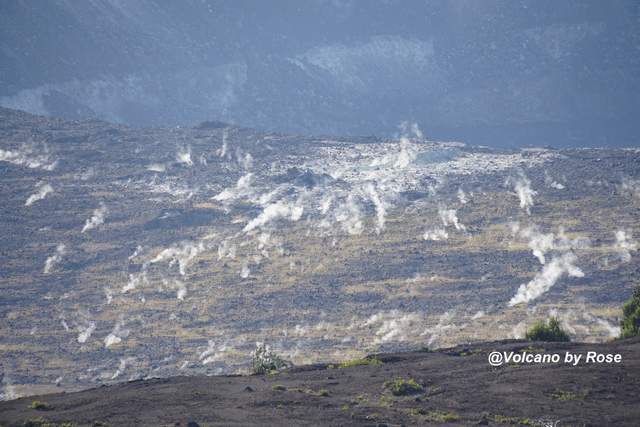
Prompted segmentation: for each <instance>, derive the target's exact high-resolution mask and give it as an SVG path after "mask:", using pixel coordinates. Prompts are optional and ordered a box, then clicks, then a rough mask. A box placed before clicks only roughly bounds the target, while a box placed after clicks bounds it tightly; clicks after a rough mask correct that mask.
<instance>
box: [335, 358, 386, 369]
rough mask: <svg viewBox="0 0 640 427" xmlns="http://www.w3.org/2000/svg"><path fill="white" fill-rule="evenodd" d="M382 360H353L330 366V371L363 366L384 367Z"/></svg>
mask: <svg viewBox="0 0 640 427" xmlns="http://www.w3.org/2000/svg"><path fill="white" fill-rule="evenodd" d="M382 363H383V362H382V360H379V359H376V358H375V357H363V358H361V359H351V360H347V361H344V362H342V363H338V364H337V365H329V366H328V368H329V369H343V368H350V367H352V366H363V365H374V366H377V365H382Z"/></svg>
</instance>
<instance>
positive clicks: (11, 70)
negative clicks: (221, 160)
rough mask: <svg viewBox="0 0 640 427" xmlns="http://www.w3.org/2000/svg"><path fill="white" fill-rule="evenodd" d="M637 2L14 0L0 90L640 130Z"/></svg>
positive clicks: (242, 110) (175, 106) (80, 114)
mask: <svg viewBox="0 0 640 427" xmlns="http://www.w3.org/2000/svg"><path fill="white" fill-rule="evenodd" d="M639 53H640V2H637V1H607V2H603V1H598V0H595V1H562V2H558V1H541V0H536V1H512V0H504V1H471V0H468V1H467V0H456V1H400V0H397V1H396V0H386V1H368V0H363V1H349V0H308V1H299V0H290V1H285V0H281V1H236V0H234V1H199V0H189V1H181V2H173V1H168V0H167V1H159V0H139V1H124V0H105V1H91V2H88V1H82V0H76V1H73V0H66V1H65V0H46V1H45V0H41V1H12V0H6V1H2V2H1V3H0V105H3V106H7V107H12V108H19V109H23V110H26V111H30V112H33V113H39V114H50V115H56V116H63V117H68V118H84V117H99V118H103V119H106V120H110V121H115V122H121V123H127V124H130V125H134V126H175V125H192V124H196V123H198V122H201V121H203V120H213V119H215V120H223V121H228V122H232V123H235V124H238V125H243V126H250V127H256V128H259V129H265V130H272V131H281V132H296V133H303V134H309V133H313V134H350V135H371V134H377V135H391V134H393V133H395V132H396V131H397V125H398V124H399V123H400V122H402V121H406V120H408V121H414V122H417V123H419V124H420V126H421V128H422V129H423V130H424V132H425V134H426V135H427V137H432V138H440V139H458V140H463V141H465V142H470V143H482V144H490V145H500V146H512V145H513V146H516V145H530V144H533V145H546V144H552V145H558V146H561V145H565V146H566V145H574V146H575V145H578V146H579V145H591V146H593V145H638V142H637V138H636V135H637V134H638V130H640V124H639V121H638V120H637V119H636V116H637V111H638V107H639V106H640V105H639V104H640V101H639V95H638V94H639V93H640V55H639Z"/></svg>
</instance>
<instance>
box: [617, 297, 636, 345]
mask: <svg viewBox="0 0 640 427" xmlns="http://www.w3.org/2000/svg"><path fill="white" fill-rule="evenodd" d="M620 328H621V330H620V338H631V337H635V336H638V335H640V286H638V287H636V289H635V290H634V291H633V295H631V298H630V299H629V300H628V301H627V302H626V303H625V304H624V305H623V306H622V320H621V321H620Z"/></svg>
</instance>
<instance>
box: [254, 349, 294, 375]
mask: <svg viewBox="0 0 640 427" xmlns="http://www.w3.org/2000/svg"><path fill="white" fill-rule="evenodd" d="M252 365H253V373H254V374H268V373H271V372H273V371H278V370H280V369H282V368H286V367H287V366H288V363H287V362H286V361H285V360H284V359H283V358H281V357H280V356H278V355H277V354H275V353H274V352H273V351H271V349H270V348H269V346H268V345H266V344H262V343H257V344H256V350H255V351H254V352H253V360H252Z"/></svg>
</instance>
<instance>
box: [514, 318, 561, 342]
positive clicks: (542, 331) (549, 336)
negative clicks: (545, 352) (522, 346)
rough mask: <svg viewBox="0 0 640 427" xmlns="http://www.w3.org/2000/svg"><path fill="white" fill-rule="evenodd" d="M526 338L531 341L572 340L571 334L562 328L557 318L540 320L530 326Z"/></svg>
mask: <svg viewBox="0 0 640 427" xmlns="http://www.w3.org/2000/svg"><path fill="white" fill-rule="evenodd" d="M525 338H526V339H528V340H529V341H570V339H569V335H568V334H567V333H566V332H565V331H563V330H562V328H561V327H560V322H559V321H558V319H557V318H555V317H551V318H549V319H547V321H546V322H545V321H542V320H539V321H537V322H536V323H534V324H533V326H531V328H529V330H528V331H527V334H526V335H525Z"/></svg>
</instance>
